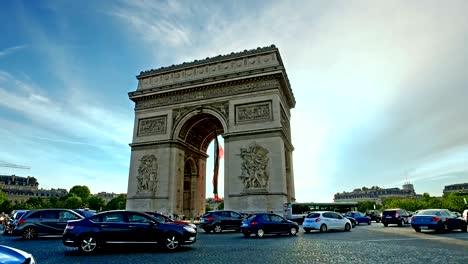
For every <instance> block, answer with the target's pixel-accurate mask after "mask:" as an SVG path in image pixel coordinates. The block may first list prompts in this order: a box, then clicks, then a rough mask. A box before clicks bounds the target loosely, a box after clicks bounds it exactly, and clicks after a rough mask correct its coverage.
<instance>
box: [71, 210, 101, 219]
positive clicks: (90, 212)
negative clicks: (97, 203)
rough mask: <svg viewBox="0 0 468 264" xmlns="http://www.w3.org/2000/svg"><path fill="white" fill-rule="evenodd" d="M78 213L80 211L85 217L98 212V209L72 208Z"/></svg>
mask: <svg viewBox="0 0 468 264" xmlns="http://www.w3.org/2000/svg"><path fill="white" fill-rule="evenodd" d="M72 210H73V211H75V212H76V213H79V214H80V215H81V216H83V217H84V218H86V217H90V216H93V215H95V214H96V210H90V209H89V208H84V209H72Z"/></svg>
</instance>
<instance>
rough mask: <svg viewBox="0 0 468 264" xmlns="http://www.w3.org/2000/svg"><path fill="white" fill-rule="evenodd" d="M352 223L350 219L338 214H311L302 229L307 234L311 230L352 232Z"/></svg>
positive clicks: (326, 212)
mask: <svg viewBox="0 0 468 264" xmlns="http://www.w3.org/2000/svg"><path fill="white" fill-rule="evenodd" d="M351 227H352V223H351V221H350V220H349V219H347V218H346V217H344V216H342V215H341V214H339V213H336V212H329V211H325V212H311V213H310V214H308V215H307V216H306V218H305V219H304V223H303V224H302V228H304V231H305V232H306V233H309V232H310V230H312V229H314V230H320V232H326V231H328V230H331V229H335V230H344V231H351Z"/></svg>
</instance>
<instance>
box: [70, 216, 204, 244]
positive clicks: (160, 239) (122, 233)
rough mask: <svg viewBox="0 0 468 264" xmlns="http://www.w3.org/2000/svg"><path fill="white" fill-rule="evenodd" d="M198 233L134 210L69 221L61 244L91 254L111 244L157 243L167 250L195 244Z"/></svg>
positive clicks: (189, 228) (186, 227)
mask: <svg viewBox="0 0 468 264" xmlns="http://www.w3.org/2000/svg"><path fill="white" fill-rule="evenodd" d="M196 237H197V231H195V229H193V228H191V227H189V226H182V225H177V224H171V223H163V222H159V221H158V220H156V219H155V218H154V217H152V216H150V215H148V214H145V213H141V212H135V211H126V210H114V211H107V212H103V213H99V214H96V215H94V216H91V217H88V218H85V219H81V220H75V221H70V222H68V224H67V226H66V227H65V231H64V232H63V237H62V242H63V244H64V245H65V246H68V247H77V248H78V249H79V250H80V251H81V252H84V253H92V252H95V251H96V250H97V249H99V248H100V247H101V246H103V245H110V244H135V243H139V244H157V245H161V246H162V247H163V248H165V249H167V250H171V251H173V250H176V249H178V248H179V247H180V246H181V245H186V244H192V243H194V242H195V241H196Z"/></svg>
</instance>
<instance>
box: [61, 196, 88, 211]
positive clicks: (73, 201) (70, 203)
mask: <svg viewBox="0 0 468 264" xmlns="http://www.w3.org/2000/svg"><path fill="white" fill-rule="evenodd" d="M82 205H83V200H81V197H78V196H77V195H72V196H69V197H68V198H67V199H66V200H65V203H64V207H65V208H68V209H77V208H81V207H82Z"/></svg>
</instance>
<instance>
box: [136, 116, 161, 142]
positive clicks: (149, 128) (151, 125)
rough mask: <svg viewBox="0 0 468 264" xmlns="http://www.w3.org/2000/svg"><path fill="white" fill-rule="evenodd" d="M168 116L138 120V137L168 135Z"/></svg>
mask: <svg viewBox="0 0 468 264" xmlns="http://www.w3.org/2000/svg"><path fill="white" fill-rule="evenodd" d="M166 129H167V115H164V116H156V117H150V118H144V119H140V120H138V136H139V137H142V136H152V135H160V134H166Z"/></svg>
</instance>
